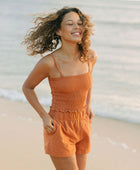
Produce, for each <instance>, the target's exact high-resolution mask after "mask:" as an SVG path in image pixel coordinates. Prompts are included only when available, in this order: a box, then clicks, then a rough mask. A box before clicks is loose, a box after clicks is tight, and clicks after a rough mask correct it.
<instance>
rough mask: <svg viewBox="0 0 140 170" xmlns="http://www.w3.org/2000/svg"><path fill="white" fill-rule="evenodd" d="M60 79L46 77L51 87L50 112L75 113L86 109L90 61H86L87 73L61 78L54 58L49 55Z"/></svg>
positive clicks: (61, 75)
mask: <svg viewBox="0 0 140 170" xmlns="http://www.w3.org/2000/svg"><path fill="white" fill-rule="evenodd" d="M51 56H52V58H53V60H54V62H55V65H56V67H57V70H58V71H59V73H60V77H57V78H51V77H48V80H49V84H50V87H51V94H52V104H51V106H50V109H51V110H52V111H54V110H55V111H61V112H75V111H79V110H81V109H82V108H85V107H86V99H87V94H88V90H89V89H90V88H91V87H92V74H91V71H90V64H89V62H90V60H88V68H89V69H88V72H87V73H84V74H80V75H73V76H63V74H62V72H61V70H60V67H59V65H58V63H57V62H56V59H55V57H54V56H53V54H51Z"/></svg>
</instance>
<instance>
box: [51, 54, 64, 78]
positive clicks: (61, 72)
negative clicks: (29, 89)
mask: <svg viewBox="0 0 140 170" xmlns="http://www.w3.org/2000/svg"><path fill="white" fill-rule="evenodd" d="M50 55H51V56H52V58H53V60H54V62H55V65H56V67H57V69H58V71H59V73H60V75H61V77H63V74H62V72H61V70H60V67H59V65H58V64H57V62H56V59H55V58H54V56H53V54H52V53H51V54H50Z"/></svg>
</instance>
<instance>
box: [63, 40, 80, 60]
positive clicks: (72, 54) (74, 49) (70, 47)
mask: <svg viewBox="0 0 140 170" xmlns="http://www.w3.org/2000/svg"><path fill="white" fill-rule="evenodd" d="M60 50H61V52H62V53H63V55H64V56H65V58H66V57H67V58H71V59H72V60H74V59H76V58H77V57H78V56H79V55H80V51H79V48H78V45H77V44H76V43H63V44H62V46H61V48H60Z"/></svg>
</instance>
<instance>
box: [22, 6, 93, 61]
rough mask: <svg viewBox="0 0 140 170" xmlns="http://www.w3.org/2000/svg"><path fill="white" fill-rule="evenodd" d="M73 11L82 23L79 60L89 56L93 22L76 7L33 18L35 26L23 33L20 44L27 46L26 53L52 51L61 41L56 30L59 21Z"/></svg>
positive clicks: (33, 53) (86, 58) (58, 27)
mask: <svg viewBox="0 0 140 170" xmlns="http://www.w3.org/2000/svg"><path fill="white" fill-rule="evenodd" d="M69 12H75V13H77V14H78V15H79V17H80V20H81V21H82V25H83V37H82V40H81V42H80V43H78V47H79V50H80V53H81V55H80V58H79V59H80V60H81V61H82V62H85V61H87V60H88V58H90V54H89V47H90V45H91V42H90V35H91V34H93V29H92V28H93V25H94V24H93V23H91V22H90V17H89V16H88V15H86V14H83V13H82V12H81V11H80V10H79V9H78V8H72V7H64V8H62V9H60V10H58V11H56V12H53V13H50V14H48V15H46V16H41V15H40V16H37V17H36V18H35V19H34V21H33V22H34V24H35V26H34V27H33V28H31V29H30V30H29V31H28V32H27V33H26V35H25V37H24V41H23V42H22V44H25V45H26V46H27V52H28V55H31V56H33V55H37V54H41V55H42V54H43V53H45V52H47V51H53V50H54V49H56V48H57V46H58V44H59V43H61V37H60V36H58V35H57V34H56V32H57V31H58V30H59V29H60V28H61V22H62V20H63V18H64V16H65V14H67V13H69ZM42 56H43V55H42Z"/></svg>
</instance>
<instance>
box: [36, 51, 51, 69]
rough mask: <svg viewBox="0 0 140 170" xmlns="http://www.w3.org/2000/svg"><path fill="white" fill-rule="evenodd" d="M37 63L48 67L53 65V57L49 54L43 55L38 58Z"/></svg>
mask: <svg viewBox="0 0 140 170" xmlns="http://www.w3.org/2000/svg"><path fill="white" fill-rule="evenodd" d="M38 63H39V64H41V65H42V66H43V65H44V66H46V67H48V68H50V69H51V68H53V67H54V61H53V58H52V56H51V54H48V55H45V56H43V57H42V58H41V59H40V60H39V62H38Z"/></svg>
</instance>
